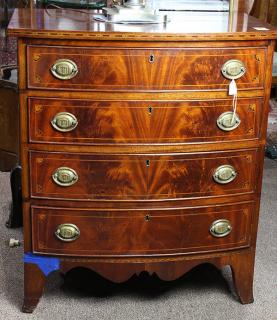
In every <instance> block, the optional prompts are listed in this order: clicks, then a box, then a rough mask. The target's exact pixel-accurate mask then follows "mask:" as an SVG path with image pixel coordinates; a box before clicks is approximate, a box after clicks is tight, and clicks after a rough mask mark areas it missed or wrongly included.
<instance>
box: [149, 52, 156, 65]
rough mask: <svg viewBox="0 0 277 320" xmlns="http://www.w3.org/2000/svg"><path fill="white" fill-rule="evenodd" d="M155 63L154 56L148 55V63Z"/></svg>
mask: <svg viewBox="0 0 277 320" xmlns="http://www.w3.org/2000/svg"><path fill="white" fill-rule="evenodd" d="M154 61H155V56H154V54H152V53H151V54H150V56H149V62H150V63H153V62H154Z"/></svg>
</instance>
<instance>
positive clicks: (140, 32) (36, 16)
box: [8, 0, 277, 41]
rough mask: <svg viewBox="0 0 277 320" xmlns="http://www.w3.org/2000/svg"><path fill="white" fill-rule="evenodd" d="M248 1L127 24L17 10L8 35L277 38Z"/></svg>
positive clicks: (90, 14) (88, 13) (63, 12)
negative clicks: (252, 11) (162, 20)
mask: <svg viewBox="0 0 277 320" xmlns="http://www.w3.org/2000/svg"><path fill="white" fill-rule="evenodd" d="M246 2H247V1H242V0H238V1H236V3H237V5H236V8H235V10H232V11H230V12H209V11H204V12H182V13H180V14H175V15H173V16H172V17H171V18H170V21H169V22H167V23H166V24H162V23H160V24H144V25H141V24H140V25H126V24H114V23H105V22H99V21H96V20H94V17H93V13H95V12H93V11H82V12H79V11H75V12H74V10H68V11H66V10H59V9H51V10H43V9H32V10H29V9H17V10H15V12H14V15H13V18H12V20H11V22H10V25H9V30H8V32H9V34H10V35H14V36H18V37H31V38H56V39H78V40H80V39H97V40H122V39H123V40H138V41H157V40H159V41H163V40H166V41H176V40H178V41H206V40H207V41H210V40H254V39H275V38H276V37H277V28H276V27H272V26H270V25H268V24H264V23H263V22H261V21H259V20H257V19H255V18H254V17H251V16H249V15H248V14H247V13H246V11H247V8H246V7H247V5H246V4H245V3H246Z"/></svg>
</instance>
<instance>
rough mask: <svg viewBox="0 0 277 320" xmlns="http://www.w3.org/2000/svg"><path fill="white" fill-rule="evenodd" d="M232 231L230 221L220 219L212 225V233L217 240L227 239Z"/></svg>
mask: <svg viewBox="0 0 277 320" xmlns="http://www.w3.org/2000/svg"><path fill="white" fill-rule="evenodd" d="M231 231H232V226H231V223H230V221H229V220H226V219H219V220H216V221H214V222H213V223H212V225H211V227H210V233H211V234H212V235H213V236H214V237H216V238H222V237H226V236H227V235H228V234H230V232H231Z"/></svg>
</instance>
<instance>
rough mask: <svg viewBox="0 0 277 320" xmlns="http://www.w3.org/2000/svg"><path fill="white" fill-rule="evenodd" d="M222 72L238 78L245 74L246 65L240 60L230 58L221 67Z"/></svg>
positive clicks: (231, 77)
mask: <svg viewBox="0 0 277 320" xmlns="http://www.w3.org/2000/svg"><path fill="white" fill-rule="evenodd" d="M221 72H222V74H223V76H224V77H225V78H227V79H230V80H236V79H239V78H241V77H242V76H243V75H244V74H245V72H246V67H245V65H244V63H243V62H242V61H240V60H229V61H227V62H225V63H224V65H223V66H222V68H221Z"/></svg>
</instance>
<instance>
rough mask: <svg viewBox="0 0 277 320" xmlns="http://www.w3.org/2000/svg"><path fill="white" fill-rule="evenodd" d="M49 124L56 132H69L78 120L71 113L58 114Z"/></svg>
mask: <svg viewBox="0 0 277 320" xmlns="http://www.w3.org/2000/svg"><path fill="white" fill-rule="evenodd" d="M51 124H52V126H53V128H54V129H56V130H57V131H60V132H69V131H72V130H74V129H75V128H76V127H77V125H78V120H77V118H76V117H75V116H74V115H73V114H72V113H69V112H59V113H57V114H56V115H55V117H54V118H53V119H52V121H51Z"/></svg>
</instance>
